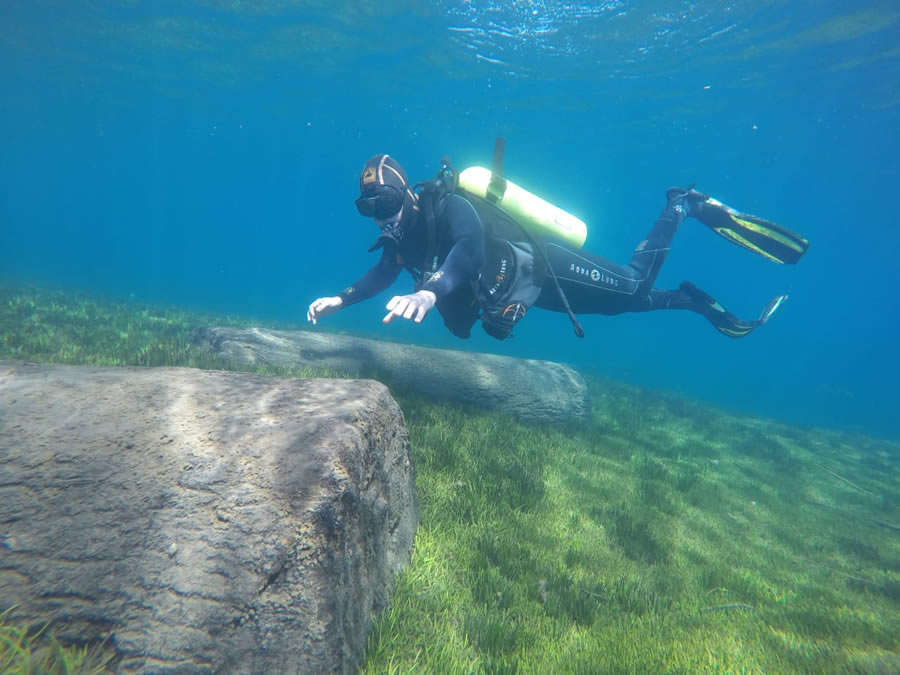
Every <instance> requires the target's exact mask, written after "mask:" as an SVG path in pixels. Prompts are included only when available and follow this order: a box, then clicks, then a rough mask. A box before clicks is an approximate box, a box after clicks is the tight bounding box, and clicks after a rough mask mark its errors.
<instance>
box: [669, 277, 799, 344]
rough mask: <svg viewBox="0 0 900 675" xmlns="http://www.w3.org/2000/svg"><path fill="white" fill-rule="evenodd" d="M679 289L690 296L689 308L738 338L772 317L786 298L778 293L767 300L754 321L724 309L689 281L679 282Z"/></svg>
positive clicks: (720, 329)
mask: <svg viewBox="0 0 900 675" xmlns="http://www.w3.org/2000/svg"><path fill="white" fill-rule="evenodd" d="M680 288H681V291H682V292H684V293H685V294H686V295H688V296H689V297H690V298H691V301H692V302H691V305H690V307H689V308H690V309H692V310H694V311H695V312H698V313H700V314H702V315H703V316H705V317H706V318H707V320H708V321H709V322H710V323H711V324H712V325H713V326H715V328H716V330H717V331H719V332H720V333H722V334H723V335H727V336H728V337H733V338H740V337H744V336H745V335H748V334H749V333H750V332H751V331H752V330H753V329H754V328H756V327H757V326H762V325H763V324H764V323H766V321H768V320H769V319H771V318H772V315H773V314H775V312H776V311H778V308H779V307H781V305H783V304H784V301H785V300H787V298H788V296H787V295H778V296H776V297H774V298H772V299H771V300H770V301H769V304H768V305H766V308H765V309H764V310H763V311H762V312H761V313H760V315H759V318H758V319H756V320H755V321H744V320H743V319H739V318H737V317H736V316H735V315H734V314H732V313H731V312H729V311H728V310H727V309H725V308H724V307H723V306H722V305H721V304H719V302H718V301H717V300H716V299H715V298H714V297H712V296H711V295H709V294H708V293H704V292H703V291H701V290H700V289H699V288H697V287H696V286H694V284H692V283H691V282H690V281H684V282H682V283H681V286H680Z"/></svg>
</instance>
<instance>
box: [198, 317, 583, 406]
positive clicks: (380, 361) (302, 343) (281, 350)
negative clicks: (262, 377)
mask: <svg viewBox="0 0 900 675" xmlns="http://www.w3.org/2000/svg"><path fill="white" fill-rule="evenodd" d="M194 341H195V343H197V344H199V345H202V346H205V347H207V348H208V349H210V350H212V351H214V352H216V353H218V354H220V355H221V356H223V357H224V358H225V359H227V360H228V361H229V362H231V363H236V364H257V363H262V364H268V365H278V366H286V367H325V368H334V369H337V370H340V371H343V372H347V373H354V374H356V373H362V374H363V375H365V376H370V375H375V376H380V375H385V376H386V377H387V378H388V379H389V380H390V382H391V383H396V384H399V385H401V386H403V387H406V388H409V389H411V390H413V391H416V392H418V393H420V394H423V395H425V396H428V397H430V398H435V399H439V400H447V401H454V402H460V403H468V404H472V405H476V406H479V407H481V408H487V409H490V410H501V411H504V412H507V413H510V414H512V415H514V416H516V417H517V418H519V419H522V420H526V421H530V422H560V421H565V420H570V419H574V418H579V417H583V416H585V415H588V414H589V413H590V401H589V398H588V393H587V386H586V385H585V382H584V379H583V378H582V377H581V375H579V374H578V373H577V372H576V371H575V370H573V369H572V368H570V367H569V366H566V365H564V364H561V363H553V362H551V361H535V360H531V359H517V358H513V357H510V356H500V355H496V354H479V353H475V352H464V351H456V350H452V349H433V348H429V347H418V346H416V345H408V344H401V343H396V342H382V341H380V340H367V339H365V338H358V337H352V336H349V335H336V334H331V333H322V332H318V331H316V332H313V331H277V330H268V329H263V328H247V329H243V328H227V327H210V328H201V329H199V330H197V331H196V333H195V336H194Z"/></svg>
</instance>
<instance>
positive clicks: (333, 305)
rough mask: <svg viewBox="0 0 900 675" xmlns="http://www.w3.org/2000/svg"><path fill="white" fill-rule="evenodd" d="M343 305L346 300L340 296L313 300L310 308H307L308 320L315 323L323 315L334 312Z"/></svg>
mask: <svg viewBox="0 0 900 675" xmlns="http://www.w3.org/2000/svg"><path fill="white" fill-rule="evenodd" d="M343 306H344V301H343V299H342V298H340V297H338V296H334V297H333V298H319V299H318V300H313V302H312V304H311V305H310V306H309V309H307V310H306V320H307V321H311V322H312V323H313V324H314V325H315V323H316V321H317V320H319V319H321V318H322V317H323V316H328V315H329V314H334V313H335V312H336V311H338V310H339V309H340V308H341V307H343Z"/></svg>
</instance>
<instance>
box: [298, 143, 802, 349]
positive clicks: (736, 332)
mask: <svg viewBox="0 0 900 675" xmlns="http://www.w3.org/2000/svg"><path fill="white" fill-rule="evenodd" d="M503 150H504V148H503V139H497V145H496V146H495V150H494V167H493V170H491V171H488V170H487V169H481V168H480V167H473V168H471V169H466V171H463V172H462V173H461V174H459V175H457V174H456V172H455V171H454V170H453V169H452V168H451V167H450V163H449V160H447V159H446V158H445V159H443V160H442V167H441V171H440V173H439V174H438V176H437V178H435V179H434V180H431V181H426V182H424V183H418V184H416V185H411V184H410V182H409V180H408V178H407V174H406V171H404V169H403V167H402V166H401V165H400V164H399V163H398V162H397V161H396V160H395V159H394V158H393V157H390V156H388V155H385V154H379V155H375V156H373V157H371V158H370V159H369V160H368V161H367V162H366V164H365V166H364V167H363V171H362V174H361V175H360V180H359V189H360V196H359V198H358V199H357V200H356V208H357V210H358V211H359V213H360V214H361V215H362V216H365V217H367V218H372V219H374V221H375V224H376V225H377V226H378V227H379V229H380V230H381V234H380V236H379V237H378V239H377V240H376V241H375V243H374V244H373V245H372V246H371V248H370V249H369V251H370V252H372V251H375V250H378V249H381V258H380V259H379V261H378V262H377V263H376V264H375V266H374V267H372V268H371V269H370V270H369V271H368V272H367V273H366V274H365V275H364V276H363V277H362V278H361V279H359V281H357V282H356V283H354V284H353V285H351V286H348V287H347V288H345V289H344V290H343V291H341V292H340V293H338V294H337V295H336V296H333V297H323V298H318V299H317V300H315V301H313V302H312V303H311V304H310V305H309V309H308V310H307V320H308V321H310V322H312V323H313V324H315V323H316V322H317V321H318V319H320V318H322V317H324V316H328V315H330V314H333V313H335V312H337V311H338V310H340V309H343V308H345V307H348V306H350V305H353V304H355V303H357V302H360V301H362V300H366V299H368V298H371V297H373V296H375V295H377V294H379V293H381V292H382V291H384V290H385V289H387V288H388V287H389V286H390V285H391V284H393V283H394V281H396V279H397V277H398V276H399V274H400V272H401V271H402V270H404V269H406V270H407V271H408V272H409V273H410V274H411V275H412V277H413V280H414V282H415V288H414V292H413V293H411V294H409V295H397V296H394V297H393V298H391V300H390V301H389V302H388V303H387V306H386V309H387V311H388V313H387V315H386V316H385V317H384V319H383V322H384V323H390V322H391V321H393V320H394V319H396V318H397V317H403V318H404V319H410V320H412V321H414V322H416V323H421V322H422V320H423V319H424V318H425V317H426V315H427V314H428V313H429V312H430V311H431V310H432V309H433V308H434V307H437V310H438V312H440V314H441V316H442V317H443V319H444V324H445V325H446V326H447V328H448V329H449V330H450V331H451V332H452V333H453V334H454V335H456V336H458V337H460V338H468V337H469V336H470V335H471V329H472V326H473V325H474V324H475V322H476V321H477V320H479V319H480V320H481V322H482V327H483V328H484V330H485V331H486V332H487V333H488V334H489V335H491V336H493V337H495V338H497V339H501V340H502V339H505V338H507V337H509V336H510V335H511V334H512V330H513V328H514V327H515V325H516V324H517V323H518V322H519V321H520V320H521V319H522V318H523V317H524V316H525V314H526V313H527V312H528V310H529V309H530V308H531V307H540V308H543V309H547V310H551V311H561V312H566V313H567V314H568V315H569V318H570V319H571V321H572V324H573V326H574V327H575V333H576V335H578V336H579V337H583V336H584V331H583V330H582V328H581V326H580V324H579V323H578V320H577V318H576V317H575V314H579V313H583V314H605V315H615V314H620V313H623V312H648V311H653V310H662V309H680V310H689V311H692V312H696V313H697V314H700V315H702V316H703V317H705V318H706V319H707V320H708V321H709V322H710V323H711V324H712V325H713V326H714V327H715V328H716V329H717V330H718V331H719V332H721V333H723V334H724V335H727V336H729V337H734V338H739V337H743V336H745V335H747V334H749V333H750V332H751V331H752V330H753V329H754V328H756V327H757V326H761V325H762V324H764V323H766V321H768V320H769V319H770V318H771V317H772V315H773V314H774V313H775V311H776V310H777V309H778V308H779V307H780V306H781V305H782V303H783V302H784V301H785V300H786V299H787V296H786V295H780V296H777V297H775V298H773V299H772V300H771V301H770V302H769V304H768V305H766V307H765V309H764V310H763V311H762V313H761V314H760V315H759V317H758V318H757V319H755V320H750V321H745V320H742V319H739V318H737V317H736V316H734V315H733V314H731V313H730V312H728V311H727V310H726V309H725V308H724V307H723V306H722V305H721V304H719V303H718V302H717V301H716V300H715V299H714V298H713V297H712V296H710V295H708V294H707V293H705V292H703V291H702V290H700V289H699V288H697V287H696V286H695V285H694V284H692V283H691V282H689V281H685V282H683V283H682V284H681V285H680V287H679V288H677V289H675V290H662V289H658V288H653V284H654V282H655V281H656V278H657V275H658V274H659V271H660V268H661V267H662V264H663V262H665V259H666V256H667V254H668V252H669V247H670V245H671V242H672V238H673V237H674V236H675V232H676V231H677V229H678V226H679V225H680V224H681V222H682V221H683V220H684V219H685V218H688V217H692V218H695V219H697V220H699V221H700V222H701V223H703V224H704V225H706V226H707V227H709V228H711V229H712V230H713V231H715V232H716V233H717V234H719V235H721V236H723V237H725V238H726V239H728V240H730V241H731V242H733V243H736V244H738V245H740V246H743V247H745V248H747V249H749V250H751V251H753V252H755V253H757V254H759V255H762V256H764V257H766V258H767V259H769V260H772V261H774V262H778V263H796V262H797V261H798V260H799V259H800V257H802V255H803V254H804V253H805V252H806V250H807V248H808V247H809V242H807V241H806V240H805V239H803V238H802V237H800V236H799V235H797V234H795V233H793V232H791V231H790V230H787V229H786V228H783V227H781V226H779V225H776V224H775V223H771V222H769V221H766V220H763V219H761V218H757V217H756V216H751V215H749V214H744V213H740V212H738V211H736V210H734V209H732V208H730V207H728V206H725V205H724V204H722V203H721V202H719V201H717V200H715V199H712V198H711V197H709V196H707V195H705V194H702V193H700V192H697V191H695V190H694V189H693V186H691V187H690V188H687V189H682V188H671V189H669V190H668V191H667V193H666V205H665V207H664V208H663V210H662V213H661V214H660V216H659V218H658V219H657V221H656V223H655V224H654V225H653V227H652V229H651V230H650V233H649V234H648V235H647V238H646V239H644V240H643V241H641V242H640V243H639V244H638V245H637V248H636V249H635V250H634V253H633V255H632V257H631V260H630V261H629V262H628V264H626V265H617V264H614V263H612V262H610V261H608V260H606V259H604V258H602V257H600V256H597V255H593V254H590V253H586V252H584V251H581V250H579V248H578V247H579V246H580V245H581V243H583V241H584V236H585V235H586V230H584V224H583V223H581V221H578V220H577V219H576V218H574V217H573V216H570V215H569V214H566V213H565V212H563V211H561V210H559V209H557V208H556V207H553V206H552V205H549V204H548V203H547V202H544V201H543V200H542V199H540V198H538V197H536V196H534V195H531V194H530V193H528V192H526V191H524V190H522V189H521V188H519V187H518V186H516V185H515V184H513V183H511V182H509V181H507V180H506V179H505V178H503V169H502V164H503ZM476 169H477V170H478V171H477V172H476V171H475V170H476ZM479 172H480V173H479ZM541 209H545V210H546V209H552V212H549V215H548V213H540V211H541ZM573 221H574V222H575V223H576V225H580V227H581V228H582V233H581V234H580V235H579V234H577V233H576V234H575V236H574V237H573V236H572V233H571V231H570V230H571V229H572V228H571V227H569V226H570V225H571V223H572V222H573ZM536 225H538V226H541V227H537V226H536ZM575 229H576V230H577V227H576V228H575Z"/></svg>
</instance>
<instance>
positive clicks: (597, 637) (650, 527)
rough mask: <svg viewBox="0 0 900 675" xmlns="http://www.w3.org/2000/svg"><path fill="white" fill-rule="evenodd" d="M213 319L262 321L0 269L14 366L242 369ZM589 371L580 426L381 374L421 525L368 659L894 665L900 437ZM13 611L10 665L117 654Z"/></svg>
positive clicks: (4, 626)
mask: <svg viewBox="0 0 900 675" xmlns="http://www.w3.org/2000/svg"><path fill="white" fill-rule="evenodd" d="M204 325H241V326H249V325H262V324H261V322H258V321H252V320H251V319H248V318H242V317H234V316H212V315H208V314H202V313H199V312H188V311H182V310H176V309H171V308H164V307H151V306H147V305H144V304H141V303H139V302H137V301H135V300H133V299H127V300H113V299H108V298H102V297H99V296H93V295H86V294H79V293H75V292H62V291H58V290H52V289H44V288H36V287H23V286H0V358H2V359H24V360H29V361H39V362H53V363H68V364H90V365H105V366H124V365H130V366H133V365H141V366H163V365H166V366H188V367H197V368H215V369H233V368H232V367H231V366H229V365H228V364H226V363H224V362H222V361H221V360H219V359H218V358H216V357H215V356H213V355H210V354H208V353H206V352H202V351H199V350H197V349H196V348H195V347H193V346H192V344H191V333H192V331H193V330H194V329H195V328H196V327H198V326H204ZM267 325H269V326H270V327H277V328H298V327H300V326H287V325H283V324H282V325H278V326H275V325H272V324H271V323H268V324H267ZM252 371H253V372H258V373H262V374H265V375H270V376H272V377H311V376H316V377H323V376H324V377H345V376H359V375H364V376H369V375H372V373H362V374H359V373H335V372H325V371H310V370H302V371H301V370H290V369H273V368H265V367H263V368H253V369H252ZM379 379H381V378H379ZM588 382H589V386H590V388H591V395H592V399H593V416H592V418H591V419H590V420H586V421H584V422H579V423H577V424H569V425H565V426H535V425H528V424H521V423H519V422H516V421H515V420H513V419H511V418H509V417H506V416H504V415H500V414H496V413H491V412H485V411H483V410H479V409H478V408H476V407H461V406H451V405H446V404H439V403H435V402H430V401H428V400H424V399H422V398H420V397H418V396H417V395H415V394H414V393H412V392H409V391H403V390H401V389H399V388H397V387H395V386H392V385H391V383H390V382H389V381H386V382H385V383H386V384H387V385H388V386H390V387H391V389H392V392H393V394H394V396H395V397H396V399H397V400H398V402H399V403H400V406H401V408H402V409H403V412H404V415H405V417H406V422H407V425H408V427H409V432H410V441H411V446H412V453H413V458H414V461H415V465H416V472H417V479H416V480H417V491H418V500H419V506H420V509H421V524H420V527H419V530H418V534H417V537H416V543H415V550H414V553H413V556H412V561H411V563H410V565H409V566H408V567H407V568H406V570H405V571H404V572H403V573H402V574H401V575H400V576H399V577H398V578H397V582H396V589H395V593H394V596H393V599H392V602H391V605H390V606H389V607H388V609H387V610H386V611H385V612H384V613H383V614H382V616H381V617H380V618H379V619H378V620H377V621H376V623H375V625H374V626H373V629H372V632H371V634H370V637H369V641H368V645H367V648H366V655H365V659H364V661H363V663H362V666H361V670H362V672H364V673H373V674H374V673H421V672H434V673H631V672H642V673H649V672H653V673H656V672H660V673H661V672H665V673H697V672H713V671H715V672H740V673H757V672H760V673H761V672H768V673H782V672H817V673H818V672H841V673H845V672H859V673H896V672H900V444H898V443H896V442H891V441H885V440H880V439H873V438H867V437H864V436H859V435H853V434H850V433H845V432H838V431H829V430H821V429H808V428H797V427H793V426H789V425H785V424H781V423H777V422H773V421H770V420H765V419H757V418H752V417H747V416H741V415H739V414H735V413H734V412H726V411H723V410H718V409H715V408H713V407H710V406H709V405H707V404H704V403H699V402H695V401H692V400H688V399H685V398H683V397H679V396H675V395H670V394H662V393H657V392H652V391H648V390H642V389H637V388H634V387H631V386H626V385H623V384H621V383H618V382H615V381H611V380H604V379H598V378H589V379H588ZM5 610H9V608H8V607H5V606H2V605H0V612H3V611H5ZM6 618H7V614H2V615H0V672H4V673H6V672H10V673H102V672H107V671H111V670H114V669H115V665H116V658H115V653H114V652H113V650H111V649H110V648H109V647H108V646H107V645H105V644H104V643H103V637H104V636H97V640H96V641H95V642H93V643H91V644H87V645H85V644H66V643H64V642H63V641H62V639H61V638H57V637H54V631H53V628H54V627H53V626H52V625H50V626H20V625H16V624H14V623H11V622H8V621H7V620H6Z"/></svg>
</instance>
